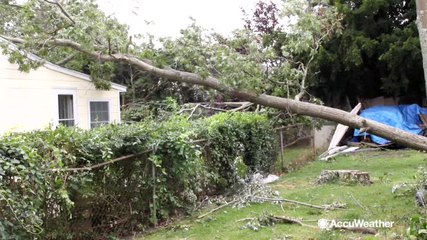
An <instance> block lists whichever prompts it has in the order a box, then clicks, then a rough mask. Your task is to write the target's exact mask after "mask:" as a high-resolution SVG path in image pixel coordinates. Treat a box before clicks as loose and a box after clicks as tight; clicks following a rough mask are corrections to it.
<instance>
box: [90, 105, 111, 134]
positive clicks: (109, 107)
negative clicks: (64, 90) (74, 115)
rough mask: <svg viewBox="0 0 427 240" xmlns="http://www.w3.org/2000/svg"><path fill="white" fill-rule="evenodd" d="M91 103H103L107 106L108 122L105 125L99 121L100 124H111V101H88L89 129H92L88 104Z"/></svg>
mask: <svg viewBox="0 0 427 240" xmlns="http://www.w3.org/2000/svg"><path fill="white" fill-rule="evenodd" d="M93 102H103V103H107V106H108V122H107V123H105V121H101V122H100V123H105V124H111V122H112V121H111V117H112V114H111V100H106V99H101V100H89V101H88V123H89V129H93V127H92V111H91V108H90V104H91V103H93ZM93 123H98V122H93Z"/></svg>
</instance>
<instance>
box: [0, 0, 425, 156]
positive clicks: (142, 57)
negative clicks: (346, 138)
mask: <svg viewBox="0 0 427 240" xmlns="http://www.w3.org/2000/svg"><path fill="white" fill-rule="evenodd" d="M283 12H284V15H285V16H287V17H288V20H289V21H288V22H289V23H290V24H289V25H288V26H286V27H284V28H274V27H273V28H272V31H282V34H281V35H280V38H284V39H285V41H280V44H279V42H278V40H277V39H274V38H265V36H263V35H260V34H254V33H253V32H251V31H248V30H247V29H246V30H241V31H236V32H235V33H234V36H233V37H230V38H226V37H223V36H220V35H218V34H206V33H205V32H204V31H203V30H202V29H201V28H200V27H198V26H196V24H192V25H191V26H190V27H189V28H187V29H185V30H183V31H182V37H180V38H178V39H176V40H171V39H166V40H163V47H162V48H161V49H155V48H154V45H152V44H151V45H150V44H144V43H143V44H139V43H137V41H135V40H132V38H131V37H129V36H128V32H127V27H126V26H124V25H122V24H120V23H118V21H117V20H116V19H112V18H110V17H107V16H105V14H103V13H102V12H101V11H100V10H99V9H98V7H97V5H96V4H94V2H93V1H84V0H63V1H60V0H52V1H50V0H29V1H26V2H25V4H22V5H17V4H15V3H14V1H2V2H1V5H0V15H1V16H2V19H0V26H1V27H0V34H1V36H2V38H3V39H6V40H7V41H2V43H1V46H2V48H3V52H4V54H8V55H9V56H10V60H11V61H12V62H16V63H18V64H19V65H20V67H21V69H22V70H29V69H30V68H32V67H36V66H38V65H39V64H40V63H35V62H32V61H30V60H29V59H28V58H26V57H25V52H33V53H35V54H38V55H40V56H42V57H44V58H45V59H48V60H51V61H61V60H63V59H68V58H70V56H74V58H75V59H82V58H88V57H89V58H91V59H92V60H91V61H90V62H89V63H87V64H88V65H87V67H88V68H89V69H90V73H91V75H92V78H93V79H94V82H95V84H96V85H97V86H98V87H100V88H108V87H109V82H108V80H111V78H112V75H111V72H112V71H111V69H113V68H114V63H121V64H128V65H132V66H134V67H135V68H137V69H139V70H141V71H143V72H146V73H150V74H153V75H155V76H158V77H160V78H164V79H168V80H170V81H177V82H180V83H185V84H195V85H199V86H203V87H206V88H209V89H212V90H215V91H217V92H220V93H222V94H224V95H227V96H228V97H231V98H238V99H241V100H244V101H249V102H252V103H255V104H259V105H263V106H266V107H271V108H276V109H279V110H283V111H289V112H293V113H296V114H301V115H307V116H312V117H317V118H322V119H326V120H330V121H334V122H338V123H341V124H344V125H348V126H350V127H354V128H365V129H367V130H368V131H369V132H370V133H373V134H376V135H378V136H381V137H384V138H387V139H389V140H391V141H393V142H396V143H399V144H402V145H405V146H408V147H411V148H414V149H419V150H427V138H425V137H422V136H418V135H413V134H411V133H407V132H405V131H402V130H400V129H396V128H392V127H390V126H387V125H384V124H381V123H378V122H375V121H372V120H368V119H364V118H362V117H360V116H357V115H354V114H350V113H348V112H345V111H342V110H339V109H334V108H330V107H326V106H321V105H317V104H315V103H310V102H304V101H302V100H307V101H311V102H316V99H314V98H312V97H306V98H304V97H303V96H305V95H307V94H306V84H307V83H306V79H307V75H308V74H313V73H310V72H309V66H310V63H311V61H312V59H313V56H315V55H316V54H317V53H318V51H319V49H320V48H321V44H322V42H323V41H324V40H326V39H328V38H329V37H331V36H332V35H333V34H339V30H340V28H341V26H340V19H341V16H340V15H339V14H337V13H336V11H335V9H334V8H333V7H331V6H328V5H327V4H322V2H321V1H319V3H317V4H313V3H310V5H309V2H307V1H304V0H293V1H287V2H286V4H285V5H284V10H283ZM10 42H12V43H14V44H16V45H17V46H18V49H19V51H17V50H16V49H15V48H14V47H11V45H10ZM76 56H77V57H76ZM72 61H73V60H71V61H69V62H70V63H72ZM292 98H295V99H292Z"/></svg>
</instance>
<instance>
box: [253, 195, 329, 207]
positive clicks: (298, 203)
mask: <svg viewBox="0 0 427 240" xmlns="http://www.w3.org/2000/svg"><path fill="white" fill-rule="evenodd" d="M254 198H258V199H261V200H264V201H270V202H287V203H292V204H296V205H302V206H306V207H311V208H317V209H322V210H326V208H325V207H323V206H319V205H314V204H310V203H305V202H299V201H295V200H290V199H285V198H266V197H257V196H254Z"/></svg>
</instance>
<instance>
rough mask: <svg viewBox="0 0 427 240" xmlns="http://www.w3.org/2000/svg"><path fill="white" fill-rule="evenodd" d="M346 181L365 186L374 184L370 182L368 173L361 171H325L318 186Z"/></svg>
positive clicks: (317, 181) (318, 180) (317, 182)
mask: <svg viewBox="0 0 427 240" xmlns="http://www.w3.org/2000/svg"><path fill="white" fill-rule="evenodd" d="M336 180H339V181H344V182H350V183H352V182H353V183H360V184H363V185H370V184H372V183H373V182H372V181H371V180H370V176H369V173H368V172H362V171H359V170H323V171H322V173H321V174H320V176H319V178H318V179H317V180H316V184H324V183H330V182H333V181H336Z"/></svg>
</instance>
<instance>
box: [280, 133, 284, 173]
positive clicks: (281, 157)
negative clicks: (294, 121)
mask: <svg viewBox="0 0 427 240" xmlns="http://www.w3.org/2000/svg"><path fill="white" fill-rule="evenodd" d="M283 151H284V148H283V129H280V165H281V168H282V170H283V169H284V168H285V160H284V159H283Z"/></svg>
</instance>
